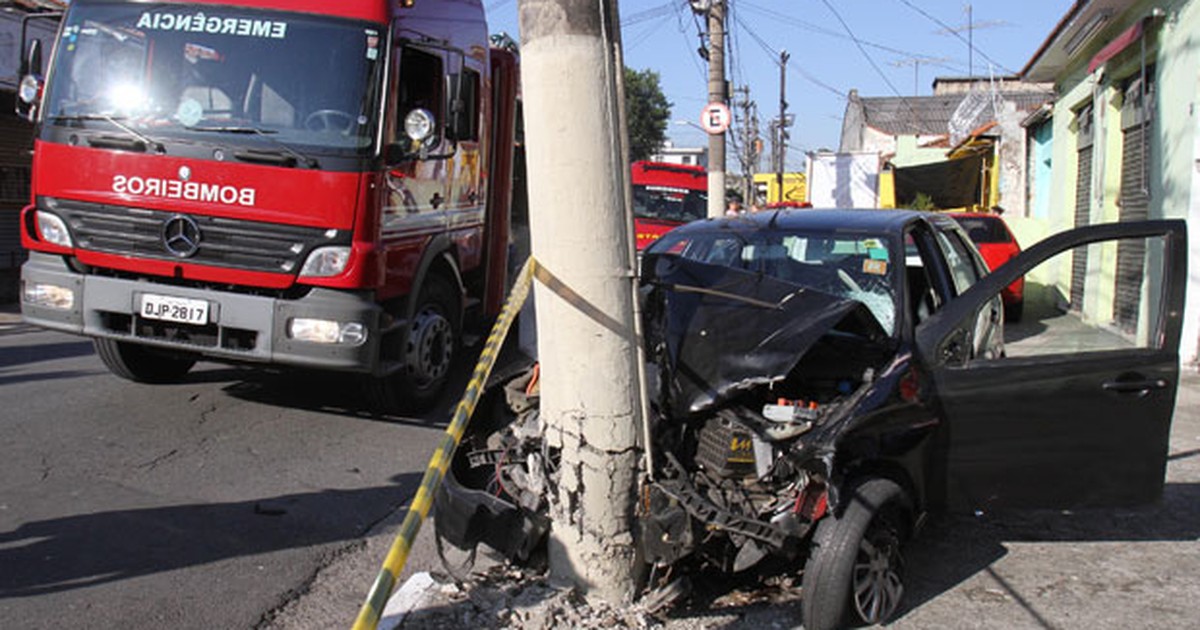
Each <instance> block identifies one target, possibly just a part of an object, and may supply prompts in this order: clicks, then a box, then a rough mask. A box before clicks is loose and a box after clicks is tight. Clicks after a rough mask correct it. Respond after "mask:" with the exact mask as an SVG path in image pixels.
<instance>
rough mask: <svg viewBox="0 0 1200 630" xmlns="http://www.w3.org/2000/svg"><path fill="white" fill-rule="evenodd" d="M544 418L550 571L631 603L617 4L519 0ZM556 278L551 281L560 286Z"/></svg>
mask: <svg viewBox="0 0 1200 630" xmlns="http://www.w3.org/2000/svg"><path fill="white" fill-rule="evenodd" d="M518 6H519V13H520V28H521V65H522V69H521V85H522V92H523V96H524V103H525V121H526V123H525V140H526V147H527V160H528V170H529V179H528V181H529V210H530V212H529V215H530V230H531V236H532V244H533V256H534V257H535V259H536V260H537V262H538V263H539V266H540V267H541V268H542V270H543V271H542V272H541V274H540V280H541V281H540V282H539V283H537V285H536V287H535V294H534V297H535V300H536V314H537V334H538V359H539V360H540V361H541V374H542V377H541V419H542V423H543V427H544V430H545V438H546V444H547V446H549V447H551V448H558V449H560V452H561V455H562V457H561V461H560V464H559V479H558V488H557V494H556V495H553V496H552V497H551V501H550V517H551V520H552V523H553V524H552V527H551V535H550V546H549V555H550V573H551V578H552V579H554V580H555V581H556V582H559V583H569V584H572V585H574V586H576V587H577V588H578V589H579V590H580V591H581V592H583V593H584V594H585V595H586V596H588V597H596V598H599V599H601V600H604V601H607V602H610V603H614V604H620V603H624V602H629V601H631V600H632V599H633V596H634V594H635V588H636V584H635V579H634V578H635V575H636V573H635V571H636V568H637V567H638V560H637V557H636V554H635V543H634V540H633V537H632V536H631V534H630V531H631V529H632V524H633V520H634V501H633V499H634V496H635V486H636V482H637V472H638V462H639V454H638V435H639V430H640V426H641V424H640V422H641V416H640V406H639V404H638V401H639V393H638V391H639V390H638V387H637V379H636V377H635V374H636V367H637V365H636V364H637V351H636V348H637V343H638V339H637V335H636V333H635V327H634V314H633V313H634V309H633V306H634V303H633V296H634V290H633V281H634V274H633V268H632V261H634V260H635V257H634V255H633V242H632V239H631V230H630V227H629V226H630V225H631V223H632V219H629V218H627V214H626V212H625V207H626V203H627V202H626V200H627V198H628V193H627V192H626V191H627V190H628V187H629V182H628V176H629V164H628V157H627V156H628V153H627V151H626V147H625V145H626V144H627V141H626V140H625V138H626V133H625V130H624V127H623V125H624V122H623V117H624V114H623V103H622V93H623V84H622V80H623V76H622V68H623V65H624V64H623V62H622V60H621V55H620V43H619V31H618V28H619V27H618V25H619V24H620V21H619V20H618V15H617V2H616V0H520V3H519V5H518ZM548 274H552V277H551V276H550V275H548Z"/></svg>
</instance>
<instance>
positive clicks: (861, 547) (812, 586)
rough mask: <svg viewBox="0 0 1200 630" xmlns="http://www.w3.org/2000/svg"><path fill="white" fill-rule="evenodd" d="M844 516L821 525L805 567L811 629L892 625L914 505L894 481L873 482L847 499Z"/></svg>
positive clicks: (805, 607) (901, 591) (901, 589)
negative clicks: (904, 548) (890, 622)
mask: <svg viewBox="0 0 1200 630" xmlns="http://www.w3.org/2000/svg"><path fill="white" fill-rule="evenodd" d="M845 500H846V501H848V504H847V505H846V508H845V510H844V511H842V513H841V514H840V515H839V516H834V515H830V516H828V517H826V518H825V519H824V520H823V521H821V522H820V523H819V524H818V525H817V531H816V533H814V534H813V543H812V544H813V548H812V552H811V554H810V556H809V559H808V562H807V563H806V564H805V567H804V590H803V596H802V597H803V599H802V608H803V617H804V619H803V621H804V627H805V628H806V629H807V630H826V629H832V628H840V627H843V626H844V625H847V624H848V625H861V624H879V623H883V622H886V621H887V620H888V619H890V618H891V616H892V615H893V614H895V613H896V611H897V610H898V609H899V607H900V601H901V599H902V598H903V596H904V577H903V576H904V574H903V567H904V563H903V556H902V555H901V546H902V544H903V542H904V539H905V537H906V536H907V533H908V523H909V514H910V512H911V504H910V501H909V499H908V496H907V495H906V494H905V493H904V490H903V489H901V488H900V486H899V485H897V484H896V483H895V482H893V481H891V480H888V479H878V478H876V479H868V480H866V481H864V482H862V483H860V484H858V485H857V486H855V487H853V488H852V489H851V490H850V492H849V493H847V495H846V499H845Z"/></svg>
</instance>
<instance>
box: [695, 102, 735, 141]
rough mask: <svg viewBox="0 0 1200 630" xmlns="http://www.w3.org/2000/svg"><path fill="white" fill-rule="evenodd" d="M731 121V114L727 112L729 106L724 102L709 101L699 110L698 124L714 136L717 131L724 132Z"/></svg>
mask: <svg viewBox="0 0 1200 630" xmlns="http://www.w3.org/2000/svg"><path fill="white" fill-rule="evenodd" d="M732 121H733V114H731V113H730V112H729V107H728V106H726V105H725V103H721V102H712V103H709V104H708V105H705V106H704V109H703V110H701V112H700V126H701V127H703V128H704V130H705V131H707V132H708V133H709V134H711V135H714V136H715V135H717V134H719V133H725V131H726V130H728V129H729V123H730V122H732Z"/></svg>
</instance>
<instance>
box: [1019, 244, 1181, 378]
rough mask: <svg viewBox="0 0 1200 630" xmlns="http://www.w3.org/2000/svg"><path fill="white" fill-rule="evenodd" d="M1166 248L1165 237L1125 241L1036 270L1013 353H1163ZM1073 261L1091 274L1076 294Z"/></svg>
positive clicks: (1061, 257) (1083, 249)
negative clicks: (1161, 310) (1161, 319)
mask: <svg viewBox="0 0 1200 630" xmlns="http://www.w3.org/2000/svg"><path fill="white" fill-rule="evenodd" d="M1164 247H1165V242H1164V237H1152V238H1127V239H1118V240H1113V241H1107V242H1104V243H1094V244H1091V245H1082V246H1079V247H1075V248H1072V249H1070V250H1068V251H1065V252H1062V253H1061V254H1058V255H1057V256H1054V257H1053V258H1050V259H1049V260H1046V261H1045V262H1043V263H1042V264H1040V265H1038V266H1036V267H1034V268H1033V269H1032V270H1031V271H1030V272H1029V273H1027V274H1025V296H1026V297H1025V300H1026V313H1027V315H1026V317H1024V318H1023V320H1022V321H1020V322H1017V323H1011V322H1010V323H1009V324H1008V325H1007V326H1006V329H1005V348H1006V350H1007V352H1006V356H1007V357H1009V358H1019V357H1031V356H1053V355H1057V354H1077V353H1090V352H1107V351H1113V350H1127V349H1139V348H1140V349H1151V350H1157V349H1160V348H1161V347H1162V344H1163V342H1164V336H1163V335H1162V334H1160V331H1159V325H1160V324H1159V321H1158V317H1157V315H1159V312H1158V311H1159V309H1158V308H1157V307H1156V305H1157V303H1158V302H1159V301H1160V300H1161V297H1162V279H1163V277H1164V273H1165V270H1164V269H1163V268H1162V265H1163V261H1164V256H1163V250H1164ZM1073 263H1074V264H1076V265H1080V266H1082V267H1084V268H1085V269H1087V273H1086V275H1085V277H1086V278H1087V279H1088V280H1089V281H1088V282H1085V284H1084V286H1083V290H1082V291H1077V292H1075V293H1074V294H1073V293H1072V291H1071V289H1072V286H1071V285H1072V282H1073V280H1076V279H1078V278H1079V276H1078V275H1074V276H1073V275H1072V274H1071V273H1070V270H1071V269H1072V264H1073ZM1073 297H1075V300H1074V302H1072V298H1073Z"/></svg>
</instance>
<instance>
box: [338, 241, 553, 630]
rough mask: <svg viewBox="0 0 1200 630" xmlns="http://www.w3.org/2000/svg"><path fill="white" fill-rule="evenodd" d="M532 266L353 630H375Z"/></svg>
mask: <svg viewBox="0 0 1200 630" xmlns="http://www.w3.org/2000/svg"><path fill="white" fill-rule="evenodd" d="M535 267H537V263H536V262H535V261H534V259H533V257H530V258H529V259H528V260H526V261H525V265H524V266H523V267H521V271H520V273H519V274H517V281H516V283H515V284H514V285H513V288H512V290H511V291H510V292H509V294H508V300H507V301H505V303H504V308H503V309H501V311H500V315H499V316H498V317H497V318H496V323H495V324H493V325H492V332H491V334H489V335H488V339H487V343H486V344H484V346H483V351H482V352H480V353H479V361H477V362H476V363H475V371H474V372H473V373H472V374H471V380H470V382H468V383H467V389H466V391H465V392H463V396H462V398H461V399H459V401H458V406H457V407H456V408H455V410H454V417H453V419H452V420H451V421H450V426H448V427H446V434H445V435H444V436H443V437H442V442H441V444H439V445H438V447H437V450H435V451H434V452H433V457H431V458H430V459H429V466H428V467H427V468H426V469H425V476H424V477H423V478H422V479H421V487H420V488H418V489H417V495H416V496H415V497H413V500H412V503H411V504H409V506H408V514H407V515H405V517H404V522H403V523H402V524H401V525H400V531H399V532H397V534H396V539H395V540H394V541H392V548H391V549H390V550H389V551H388V555H387V558H385V559H384V561H383V567H382V568H380V569H379V576H378V577H376V578H375V583H374V584H373V585H372V586H371V592H370V593H368V594H367V601H365V602H363V605H362V608H361V609H359V611H358V617H357V618H356V619H355V620H354V626H353V628H354V630H375V628H376V627H377V626H378V625H379V619H380V617H382V616H383V609H384V606H386V605H387V601H388V598H390V597H391V596H392V590H393V589H395V587H396V579H397V576H399V575H400V572H401V571H402V570H404V564H405V562H407V561H408V552H409V550H410V549H412V544H413V541H414V540H416V538H417V533H418V532H420V531H421V524H422V523H423V522H424V521H425V517H426V516H428V515H429V509H430V508H431V507H433V498H434V495H435V494H436V493H437V490H438V486H439V485H440V484H441V483H442V478H443V477H444V476H445V475H446V470H447V469H449V468H450V460H451V459H452V458H453V457H454V450H455V449H456V448H458V443H459V442H460V441H461V440H462V436H463V433H464V432H465V431H466V429H467V422H468V421H469V420H470V419H471V415H472V414H473V413H474V412H475V404H476V403H477V402H478V401H479V394H480V393H481V391H482V390H483V385H484V383H486V382H487V380H488V377H489V376H490V375H491V373H492V368H493V367H494V366H495V365H496V358H497V355H499V353H500V346H501V344H502V343H503V342H504V338H505V337H507V336H508V329H509V328H511V327H512V322H513V320H514V319H515V318H516V316H517V312H518V311H519V310H520V309H521V306H522V305H524V304H525V298H526V296H528V295H529V285H530V279H531V278H532V276H533V271H534V268H535Z"/></svg>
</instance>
